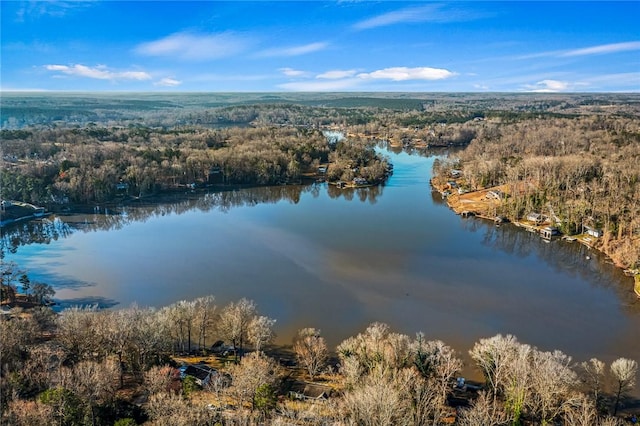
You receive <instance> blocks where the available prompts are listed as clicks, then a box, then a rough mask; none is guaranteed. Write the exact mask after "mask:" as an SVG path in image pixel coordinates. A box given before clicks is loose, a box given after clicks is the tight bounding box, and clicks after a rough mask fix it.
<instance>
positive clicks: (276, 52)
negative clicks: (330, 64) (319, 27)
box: [257, 42, 328, 57]
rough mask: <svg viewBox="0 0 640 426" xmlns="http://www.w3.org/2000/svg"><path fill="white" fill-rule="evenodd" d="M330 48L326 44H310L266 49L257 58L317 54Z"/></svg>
mask: <svg viewBox="0 0 640 426" xmlns="http://www.w3.org/2000/svg"><path fill="white" fill-rule="evenodd" d="M327 46H328V44H327V43H325V42H317V43H309V44H303V45H300V46H290V47H279V48H273V49H266V50H263V51H262V52H260V53H258V55H257V56H262V57H272V56H300V55H306V54H307V53H313V52H317V51H319V50H324V49H326V48H327Z"/></svg>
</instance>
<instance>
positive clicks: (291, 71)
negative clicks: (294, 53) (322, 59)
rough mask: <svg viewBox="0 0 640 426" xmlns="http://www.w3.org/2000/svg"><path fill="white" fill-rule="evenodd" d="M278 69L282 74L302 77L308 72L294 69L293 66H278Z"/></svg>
mask: <svg viewBox="0 0 640 426" xmlns="http://www.w3.org/2000/svg"><path fill="white" fill-rule="evenodd" d="M278 71H280V72H281V73H282V74H284V75H286V76H287V77H304V76H305V75H308V74H309V73H308V72H306V71H302V70H294V69H293V68H280V69H278Z"/></svg>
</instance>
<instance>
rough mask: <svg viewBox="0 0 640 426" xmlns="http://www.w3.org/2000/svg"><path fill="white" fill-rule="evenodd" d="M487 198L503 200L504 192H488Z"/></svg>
mask: <svg viewBox="0 0 640 426" xmlns="http://www.w3.org/2000/svg"><path fill="white" fill-rule="evenodd" d="M487 198H488V199H489V200H502V199H503V198H504V192H502V191H499V190H497V189H495V190H491V191H488V192H487Z"/></svg>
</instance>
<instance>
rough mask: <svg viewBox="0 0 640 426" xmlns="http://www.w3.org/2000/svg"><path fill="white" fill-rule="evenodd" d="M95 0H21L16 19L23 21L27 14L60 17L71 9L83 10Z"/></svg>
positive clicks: (38, 16) (35, 16) (94, 2)
mask: <svg viewBox="0 0 640 426" xmlns="http://www.w3.org/2000/svg"><path fill="white" fill-rule="evenodd" d="M96 3H97V1H95V0H74V1H29V2H23V3H22V6H21V7H20V8H19V9H18V10H17V12H16V20H17V21H18V22H24V20H25V18H26V17H27V16H29V17H33V18H40V17H43V16H51V17H54V18H62V17H64V16H66V15H68V14H69V13H70V12H72V11H76V10H83V9H86V8H88V7H90V6H92V5H94V4H96Z"/></svg>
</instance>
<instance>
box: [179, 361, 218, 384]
mask: <svg viewBox="0 0 640 426" xmlns="http://www.w3.org/2000/svg"><path fill="white" fill-rule="evenodd" d="M179 370H180V379H181V380H184V379H185V378H186V377H187V376H191V377H193V378H194V379H196V383H197V384H198V385H199V386H202V387H204V386H206V385H207V384H208V383H209V382H210V381H211V379H212V378H213V377H215V376H217V375H218V370H216V369H215V368H212V367H209V366H208V365H206V364H186V365H183V366H182V367H180V369H179Z"/></svg>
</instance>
